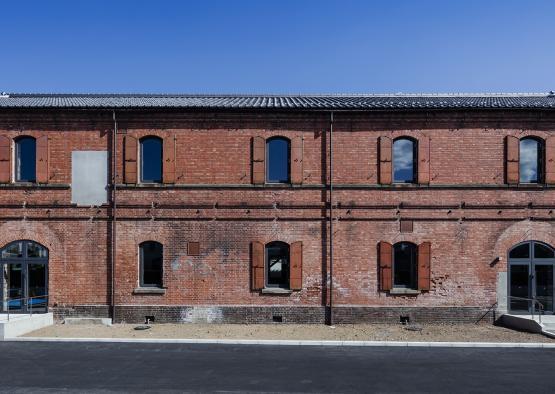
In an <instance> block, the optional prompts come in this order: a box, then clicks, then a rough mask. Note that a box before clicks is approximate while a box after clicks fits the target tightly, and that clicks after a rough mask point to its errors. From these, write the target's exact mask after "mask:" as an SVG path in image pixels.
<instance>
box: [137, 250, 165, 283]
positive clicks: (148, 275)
mask: <svg viewBox="0 0 555 394" xmlns="http://www.w3.org/2000/svg"><path fill="white" fill-rule="evenodd" d="M163 254H164V253H163V246H162V244H161V243H159V242H155V241H146V242H143V243H142V244H140V245H139V260H140V269H139V271H140V274H139V285H140V286H141V287H162V274H163V261H164V260H163Z"/></svg>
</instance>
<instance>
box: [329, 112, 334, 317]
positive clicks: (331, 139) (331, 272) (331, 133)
mask: <svg viewBox="0 0 555 394" xmlns="http://www.w3.org/2000/svg"><path fill="white" fill-rule="evenodd" d="M329 325H330V326H333V111H331V112H330V318H329Z"/></svg>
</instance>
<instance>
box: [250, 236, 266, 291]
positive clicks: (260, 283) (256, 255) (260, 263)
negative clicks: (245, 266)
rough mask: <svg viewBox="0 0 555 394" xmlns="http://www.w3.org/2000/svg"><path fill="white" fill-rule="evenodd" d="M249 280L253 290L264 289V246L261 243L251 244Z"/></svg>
mask: <svg viewBox="0 0 555 394" xmlns="http://www.w3.org/2000/svg"><path fill="white" fill-rule="evenodd" d="M251 280H252V289H253V290H261V289H263V288H264V244H263V243H262V242H257V241H255V242H252V243H251Z"/></svg>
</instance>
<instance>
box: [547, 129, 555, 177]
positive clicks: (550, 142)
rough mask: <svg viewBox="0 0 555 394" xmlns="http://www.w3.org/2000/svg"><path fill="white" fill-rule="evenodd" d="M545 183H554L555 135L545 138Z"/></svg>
mask: <svg viewBox="0 0 555 394" xmlns="http://www.w3.org/2000/svg"><path fill="white" fill-rule="evenodd" d="M545 183H547V184H555V136H551V137H547V138H546V140H545Z"/></svg>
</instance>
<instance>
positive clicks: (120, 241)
mask: <svg viewBox="0 0 555 394" xmlns="http://www.w3.org/2000/svg"><path fill="white" fill-rule="evenodd" d="M111 115H112V114H111V113H110V112H108V111H106V112H100V111H99V112H96V111H50V112H46V111H27V112H24V111H20V112H17V111H12V112H10V111H5V112H3V113H2V114H0V134H1V135H5V136H8V137H10V138H14V137H16V136H19V135H32V136H35V137H38V136H41V135H45V134H46V135H48V137H49V183H48V184H47V185H40V186H21V185H13V184H5V185H0V190H1V192H0V246H3V245H5V244H6V243H8V242H11V241H13V240H17V239H32V240H35V241H37V242H40V243H41V244H43V245H45V246H46V247H47V248H48V249H49V251H50V263H49V292H50V294H51V299H50V304H51V306H52V307H53V308H54V309H55V310H56V311H57V312H56V313H57V314H58V315H59V316H64V315H79V314H82V315H95V314H96V315H105V314H106V313H108V309H107V305H108V304H109V300H110V293H111V286H110V278H111V272H110V252H111V243H110V239H111V235H112V234H111V210H110V208H109V206H107V205H106V206H102V207H96V208H88V207H77V206H74V205H72V204H71V185H70V183H71V152H72V151H74V150H109V149H111V138H112V134H111V130H112V128H113V124H112V120H111ZM118 127H119V134H118V135H117V140H118V144H117V149H116V168H117V176H116V181H117V184H118V185H117V187H118V191H117V194H116V199H117V205H118V209H117V225H116V234H117V252H116V256H115V257H116V259H115V260H116V268H115V283H116V288H115V295H116V297H115V301H116V304H117V305H118V307H117V309H116V314H119V316H118V317H119V320H128V321H140V320H142V319H143V318H144V316H146V315H150V314H155V315H158V316H159V319H158V320H159V321H169V320H177V321H198V320H202V319H205V320H207V321H231V322H238V321H249V322H262V321H269V320H271V319H272V317H273V316H274V315H276V316H277V315H278V313H277V312H276V313H274V311H280V312H279V313H281V314H282V315H283V316H286V318H285V320H286V321H303V316H305V317H306V318H305V320H306V321H307V322H320V321H323V319H324V317H325V313H326V312H325V308H324V306H325V305H327V304H328V298H329V286H328V284H327V278H328V276H329V271H330V269H329V268H330V267H329V265H330V256H329V246H328V245H329V239H330V233H329V221H328V216H327V215H328V213H329V211H328V210H326V206H327V205H326V203H327V202H328V201H329V192H328V191H327V188H326V186H325V185H326V184H327V183H328V182H329V179H330V171H329V139H328V138H329V134H327V133H328V130H329V114H326V113H297V112H295V113H293V112H292V113H286V112H187V111H171V112H169V111H168V112H149V111H141V112H121V113H119V114H118ZM554 130H555V116H553V115H552V114H551V113H547V112H545V113H540V112H532V111H512V112H510V111H487V112H486V111H483V112H482V111H474V112H465V111H459V112H450V111H435V112H433V111H432V112H426V113H424V112H375V113H350V114H349V113H336V114H335V123H334V136H333V143H334V148H333V152H334V153H333V155H334V156H333V160H334V169H333V170H334V174H333V182H334V187H335V192H334V197H333V200H334V204H336V209H335V210H334V220H335V221H334V233H333V237H334V259H333V263H334V290H333V302H334V305H336V306H338V312H337V316H338V320H339V321H343V322H348V321H357V322H358V321H391V320H395V319H398V314H401V313H407V309H406V308H412V309H410V311H412V312H411V313H413V315H414V319H416V320H418V318H420V319H421V320H422V319H423V320H426V319H427V320H431V319H443V320H445V319H447V320H472V319H475V318H476V317H477V316H479V315H480V314H481V313H482V312H484V311H487V308H489V307H490V306H491V305H492V304H493V303H494V302H495V301H496V299H497V296H498V295H497V294H496V276H497V273H498V272H503V271H506V253H507V249H508V248H510V246H512V245H514V244H515V243H517V242H520V241H523V240H531V239H535V240H539V241H544V242H547V243H550V244H551V245H555V240H554V239H553V235H552V234H553V208H555V206H554V204H553V201H554V198H555V188H554V187H546V186H542V185H539V186H527V187H524V186H511V187H509V186H508V185H506V184H505V180H504V137H505V136H506V135H515V136H518V137H522V136H527V135H534V136H538V137H541V138H545V137H547V136H549V135H553V134H554ZM146 135H156V136H160V137H175V139H176V182H175V184H173V185H163V186H144V185H126V184H123V178H122V174H123V154H124V151H123V139H124V137H125V136H133V137H136V138H141V137H143V136H146ZM276 135H280V136H285V137H288V138H293V137H297V136H300V137H302V138H303V184H302V185H301V186H293V187H291V186H266V187H264V186H254V185H252V179H251V170H252V168H251V155H252V152H251V140H252V138H253V137H255V136H263V137H264V138H268V137H272V136H276ZM380 136H387V137H390V138H396V137H398V136H410V137H413V138H415V139H419V138H422V136H426V137H429V139H430V157H431V158H430V185H429V186H428V185H393V186H391V185H390V186H387V185H379V184H378V173H379V166H378V139H379V137H380ZM400 219H409V220H413V221H414V230H413V232H411V233H401V232H400V231H399V220H400ZM146 240H154V241H158V242H160V243H162V244H163V245H164V263H163V264H164V276H163V279H164V287H165V288H166V289H165V294H156V295H154V294H136V293H135V292H134V289H135V288H137V287H138V245H139V244H140V243H141V242H143V241H146ZM273 240H281V241H285V242H288V243H291V242H294V241H302V242H303V286H302V289H301V290H300V291H294V292H292V293H291V294H287V295H275V294H262V293H260V292H254V291H251V289H250V275H251V274H250V249H249V246H250V242H252V241H261V242H264V243H266V242H269V241H273ZM190 241H195V242H199V243H200V255H199V256H188V255H187V242H190ZM380 241H387V242H390V243H395V242H399V241H409V242H413V243H416V244H418V243H421V242H424V241H429V242H431V245H432V246H431V250H432V263H431V289H430V291H429V292H423V293H421V294H418V295H411V296H406V295H405V296H402V295H395V296H394V295H391V294H389V293H387V292H380V291H378V275H377V274H378V264H377V244H378V242H380ZM498 257H499V258H500V259H498V260H496V259H497V258H498ZM211 308H212V309H211ZM275 308H277V309H275ZM280 308H281V309H280ZM384 308H386V309H384ZM387 308H389V309H387ZM307 311H309V312H307ZM384 311H387V313H386V312H384ZM214 316H215V317H214ZM197 317H198V318H197Z"/></svg>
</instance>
